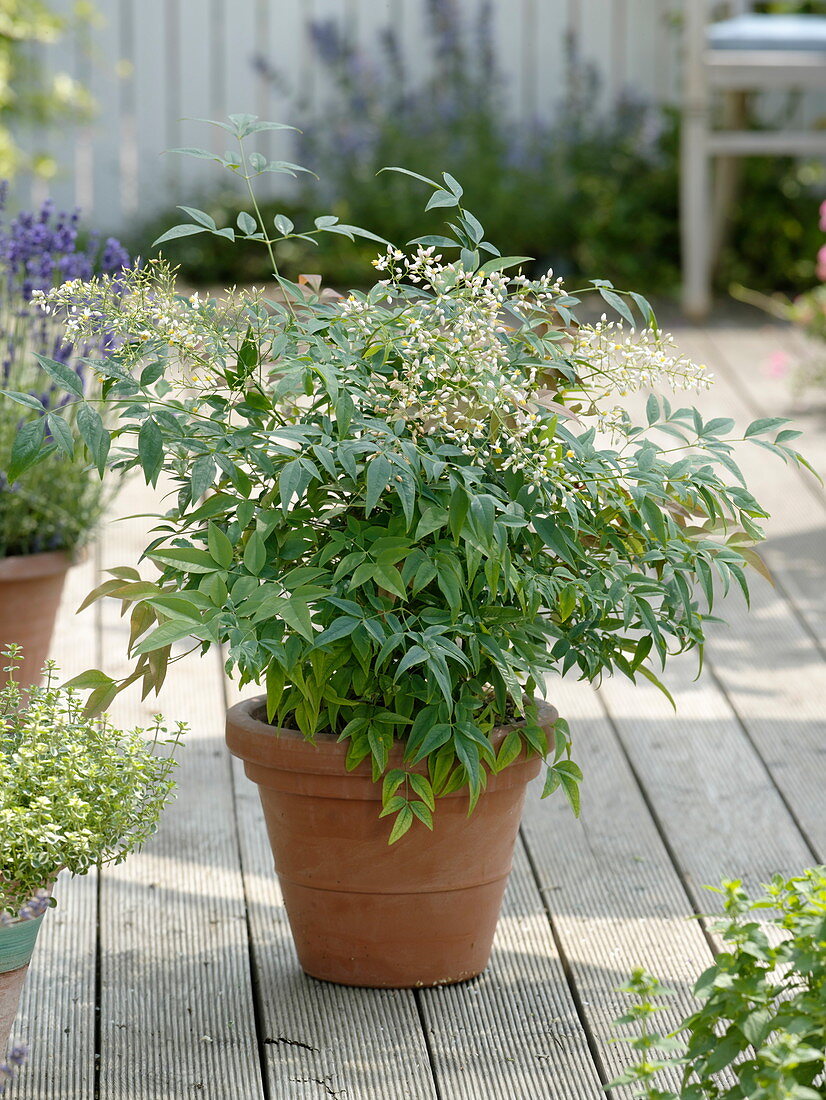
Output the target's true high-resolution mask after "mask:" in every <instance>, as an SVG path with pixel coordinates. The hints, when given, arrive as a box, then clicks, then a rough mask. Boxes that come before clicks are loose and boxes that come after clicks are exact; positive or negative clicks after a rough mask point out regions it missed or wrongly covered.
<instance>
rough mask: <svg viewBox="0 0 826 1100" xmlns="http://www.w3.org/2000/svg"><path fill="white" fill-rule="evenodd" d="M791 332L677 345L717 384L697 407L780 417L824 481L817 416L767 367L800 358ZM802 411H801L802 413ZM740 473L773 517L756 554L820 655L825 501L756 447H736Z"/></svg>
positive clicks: (824, 642) (825, 602)
mask: <svg viewBox="0 0 826 1100" xmlns="http://www.w3.org/2000/svg"><path fill="white" fill-rule="evenodd" d="M793 335H794V334H793V333H791V332H790V331H789V330H788V329H787V328H783V327H780V326H777V325H766V326H763V327H762V328H760V329H756V330H752V329H742V328H737V329H733V328H731V327H723V326H721V327H717V328H713V329H709V330H703V331H702V332H698V331H694V330H690V329H686V330H684V331H681V332H680V333H679V339H680V342H681V344H682V345H683V346H684V347H686V349H687V350H689V351H691V352H692V353H693V354H696V355H698V356H700V357H702V358H704V359H705V360H706V361H707V362H708V363H709V365H710V367H711V368H712V370H713V371H714V373H715V375H716V377H717V383H716V385H715V386H714V387H713V389H712V391H711V392H710V393H709V394H708V395H704V397H703V399H702V400H703V402H704V403H705V404H706V405H707V406H708V407H711V406H712V405H713V404H714V403H715V402H716V403H718V404H719V403H720V401H721V400H722V402H723V403H724V404H725V406H726V408H727V409H728V411H729V412H730V415H732V416H734V417H736V419H737V421H738V423H740V424H742V425H745V424H746V423H748V421H750V420H752V419H756V418H757V417H760V416H786V417H789V418H791V420H792V422H793V424H792V426H793V427H796V428H798V429H799V430H801V431H803V432H804V435H803V436H802V438H801V439H800V440H799V441H798V446H799V448H800V450H801V451H802V452H803V453H804V454H805V456H806V457H807V459H808V460H809V461H810V462H811V463H812V465H813V466H814V468H815V469H816V470H818V471H819V472H820V474H821V476H823V475H824V474H826V432H824V431H823V428H824V421H823V415H822V410H821V411H820V412H818V411H817V406H815V407H814V409H812V410H810V411H809V412H806V411H802V409H801V403H800V402H795V400H794V398H793V395H792V392H791V388H790V382H789V379H788V378H787V377H785V376H784V377H782V378H778V377H773V376H772V375H771V374H770V373H769V371H768V366H767V364H768V360H769V358H770V355H771V354H772V352H773V351H777V352H780V353H781V354H783V355H785V356H786V357H787V361H788V362H789V363H792V362H793V357H794V356H795V355H798V354H800V349H799V347H798V346H797V345H796V344H795V342H794V340H793ZM803 408H805V406H804V407H803ZM742 458H743V469H744V472H745V473H746V480H747V481H748V482H749V484H754V485H755V486H757V487H759V493H758V494H757V495H758V499H760V501H761V502H762V503H765V504H766V505H767V507H768V509H769V511H770V512H771V519H770V520H769V521H768V523H767V525H766V529H767V533H768V535H769V539H768V541H767V543H766V544H765V546H764V547H763V549H762V550H761V553H762V554H763V556H764V557H765V559H766V561H767V563H768V564H769V566H770V568H771V569H772V571H773V573H774V574H775V576H776V579H777V583H778V586H779V589H780V590H781V593H782V594H783V595H785V596H787V597H788V598H789V601H790V603H791V606H792V607H793V609H794V610H795V612H796V613H797V614H798V615H799V617H800V619H801V621H802V622H803V623H804V625H805V627H806V629H807V630H808V631H809V632H810V634H811V635H812V637H813V638H815V639H816V641H817V642H818V643H819V645H820V647H821V652H823V653H826V585H824V584H823V574H824V557H826V494H824V490H823V488H822V486H820V485H819V484H818V482H817V480H816V478H814V477H812V475H811V474H809V473H808V472H806V471H800V470H794V469H792V468H789V467H785V466H783V464H782V463H781V462H780V461H779V460H774V461H772V459H771V456H769V455H767V454H766V453H765V452H762V451H760V450H758V449H757V448H755V447H744V448H742Z"/></svg>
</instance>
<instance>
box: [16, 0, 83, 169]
mask: <svg viewBox="0 0 826 1100" xmlns="http://www.w3.org/2000/svg"><path fill="white" fill-rule="evenodd" d="M94 18H95V9H94V7H93V6H92V5H91V4H90V3H88V2H86V0H78V3H76V4H75V5H74V8H73V12H72V17H71V19H66V18H63V17H61V16H58V15H56V14H55V12H54V11H53V10H52V9H51V8H50V7H49V5H48V4H46V3H43V2H42V0H0V179H12V178H13V177H14V176H15V175H16V173H17V172H18V171H20V169H22V168H28V169H30V170H32V171H34V172H35V173H36V174H37V175H41V176H45V177H47V178H48V177H51V176H53V175H54V174H55V172H56V171H57V165H56V164H55V162H54V160H53V158H52V157H50V156H49V155H48V154H47V153H44V152H40V151H38V150H37V149H32V150H28V151H24V149H23V148H22V147H21V145H20V143H19V132H20V128H21V127H25V128H28V127H31V128H33V127H38V128H48V127H50V126H54V125H56V124H58V123H60V122H66V121H69V120H72V121H78V120H81V119H84V118H88V117H89V115H90V114H91V112H92V99H91V96H90V95H89V93H88V92H87V91H86V89H85V88H83V87H82V85H80V84H79V83H78V82H77V81H76V80H75V79H73V78H72V77H71V76H70V75H69V74H68V73H65V72H57V73H54V74H52V75H50V76H49V77H48V78H47V77H46V76H45V75H44V73H43V69H42V65H41V64H39V59H38V55H37V52H36V50H34V49H33V48H32V47H33V46H35V45H38V44H40V45H54V44H57V43H60V42H61V40H62V39H63V38H64V36H65V35H66V34H67V32H68V31H69V30H70V29H71V30H75V29H77V28H78V27H79V26H81V25H82V24H83V23H85V22H88V21H90V20H92V19H94Z"/></svg>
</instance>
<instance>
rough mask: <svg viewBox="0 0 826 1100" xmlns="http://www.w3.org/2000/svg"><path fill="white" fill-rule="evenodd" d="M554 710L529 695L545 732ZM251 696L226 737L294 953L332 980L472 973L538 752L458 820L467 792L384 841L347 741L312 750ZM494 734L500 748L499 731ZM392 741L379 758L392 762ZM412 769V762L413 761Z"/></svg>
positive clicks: (398, 760) (368, 784)
mask: <svg viewBox="0 0 826 1100" xmlns="http://www.w3.org/2000/svg"><path fill="white" fill-rule="evenodd" d="M556 717H557V712H556V710H555V709H554V708H553V707H551V706H548V705H546V704H540V720H541V723H542V725H543V726H544V727H546V728H550V727H551V726H552V724H553V722H554V721H555V720H556ZM264 718H266V710H265V700H264V698H263V697H259V698H257V699H249V700H246V701H244V702H242V703H239V704H238V705H237V706H234V707H232V709H231V710H230V711H229V713H228V715H227V744H228V745H229V749H230V752H232V753H233V754H234V755H235V756H239V757H241V759H242V760H243V761H244V766H245V770H246V773H247V775H248V776H249V778H250V779H252V780H253V781H254V782H255V783H257V784H258V790H259V794H260V796H261V804H262V806H263V810H264V818H265V820H266V823H267V831H268V833H269V838H270V844H271V846H272V850H273V856H274V858H275V869H276V872H277V874H278V878H279V881H280V884H281V890H282V893H283V896H284V904H285V907H286V910H287V916H288V918H289V921H290V927H291V929H292V933H293V938H294V940H295V945H296V950H297V951H298V957H299V961H300V962H301V965H302V967H303V968H304V970H305V971H306V972H307V973H308V974H310V975H312V976H313V977H314V978H321V979H323V980H325V981H331V982H338V983H340V984H342V985H357V986H372V987H389V988H396V989H401V988H410V987H417V986H431V985H443V984H450V983H453V982H461V981H465V980H466V979H468V978H472V977H475V976H476V975H477V974H479V973H481V971H482V970H484V969H485V967H486V966H487V963H488V959H489V957H490V950H491V945H492V943H493V934H494V931H495V929H496V922H497V919H498V917H499V910H500V908H501V905H502V898H503V896H504V893H505V886H506V885H507V881H508V875H509V873H510V869H511V862H512V859H513V849H514V844H515V842H516V834H517V831H518V829H519V822H520V819H521V816H522V806H523V803H524V800H525V787H526V785H527V783H528V782H529V781H530V780H531V779H533V778H534V777H535V776H536V775H537V774H538V772H539V769H540V766H541V760H540V758H539V757H536V756H531V757H528V758H525V757H520V758H519V759H517V760H516V761H515V762H514V763H513V764H511V765H510V766H509V767H507V768H506V769H505V770H504V771H503V772H500V774H499V775H489V776H488V782H487V787H486V789H485V791H484V792H483V793H482V795H481V797H480V799H479V802H478V804H477V806H476V808H475V809H474V811H473V813H472V814H471V815H470V816H468V812H467V811H468V795H467V789H464V790H462V791H457V792H454V793H453V794H451V795H446V796H444V797H442V798H440V799H438V801H437V803H436V812H435V814H434V821H433V831H432V832H430V831H429V830H428V829H427V828H426V827H425V826H424V825H421V824H420V823H418V822H414V824H413V827H412V828H411V829H410V830H409V832H408V833H406V834H405V836H403V837H402V838H401V840H399V841H398V842H397V843H396V844H394V845H393V846H392V847H390V846H389V845H388V843H387V841H388V837H389V834H390V829H391V827H392V820H391V819H388V818H380V817H379V812H380V810H381V785H380V784H375V783H373V781H372V778H371V774H370V765H369V762H365V763H363V764H361V765H359V767H357V768H356V769H354V770H353V771H350V772H348V771H347V770H346V768H345V757H346V755H347V745H346V743H343V742H339V741H338V740H337V739H336V738H335V737H334V736H332V735H324V734H321V735H319V736H318V737H317V738H316V743H315V745H311V744H310V743H309V742H307V741H305V740H304V738H303V737H302V736H301V734H299V733H298V732H296V731H295V730H285V729H276V728H275V727H273V726H270V725H268V724H267V723H266V721H263V720H262V719H264ZM512 728H513V726H509V727H501V728H498V729H497V730H495V731H494V738H493V740H494V743H495V744H496V743H500V742H501V740H502V738H504V736H505V734H506V733H507V731H508V729H512ZM402 755H403V746H402V745H400V744H397V745H396V746H394V748H393V750H392V753H391V758H390V767H391V768H393V767H401V766H402ZM416 770H417V771H419V770H422V771H424V770H425V769H424V765H423V764H422V765H421V766H420V767H417V768H416Z"/></svg>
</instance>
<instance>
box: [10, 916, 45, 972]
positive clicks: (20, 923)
mask: <svg viewBox="0 0 826 1100" xmlns="http://www.w3.org/2000/svg"><path fill="white" fill-rule="evenodd" d="M43 916H44V914H41V915H40V916H39V917H34V919H33V920H15V921H12V922H11V924H0V974H7V973H8V972H9V971H10V970H19V969H20V967H21V966H26V964H27V963H28V962H29V960H30V959H31V957H32V952H33V951H34V945H35V943H36V941H37V933H38V932H39V931H40V924H41V922H42V920H43Z"/></svg>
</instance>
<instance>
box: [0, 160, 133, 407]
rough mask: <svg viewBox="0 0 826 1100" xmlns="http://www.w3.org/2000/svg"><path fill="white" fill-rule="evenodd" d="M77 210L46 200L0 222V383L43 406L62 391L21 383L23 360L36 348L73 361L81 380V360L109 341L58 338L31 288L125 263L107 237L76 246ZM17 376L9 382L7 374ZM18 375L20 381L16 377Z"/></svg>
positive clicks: (61, 401)
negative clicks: (0, 319) (34, 388)
mask: <svg viewBox="0 0 826 1100" xmlns="http://www.w3.org/2000/svg"><path fill="white" fill-rule="evenodd" d="M7 194H8V183H7V181H2V183H0V212H2V210H3V209H4V208H5V201H6V197H7ZM79 224H80V214H79V212H78V211H76V210H75V211H72V212H71V213H67V212H58V211H56V210H55V207H54V203H53V202H52V201H51V199H47V200H46V201H45V202H44V203H43V204H42V205H41V207H40V209H39V210H37V211H34V212H32V211H23V212H21V213H20V214H18V215H17V216H16V217H14V218H12V219H11V221H10V222H9V223H8V224H7V225H5V226H4V225H2V223H0V313H2V316H3V319H4V324H3V325H2V335H0V356H2V359H0V385H3V386H6V385H11V388H15V389H24V390H27V391H29V392H32V393H33V396H36V397H38V398H39V399H40V400H41V401H42V403H43V406H44V410H48V409H51V408H59V407H61V406H62V405H65V403H66V395H65V394H64V393H62V392H61V393H60V394H59V395H58V392H57V390H56V388H54V387H50V388H49V389H48V390H47V391H45V392H44V393H43V394H40V393H35V392H33V391H32V387H31V380H30V382H29V384H25V379H26V370H25V368H24V363H32V362H33V356H32V353H33V352H37V353H39V354H41V355H44V356H46V357H47V358H49V359H54V360H56V361H57V362H59V363H66V364H68V363H73V364H74V368H75V371H76V373H77V375H78V377H79V378H80V380H81V382H83V381H84V367H83V363H82V360H83V359H84V358H86V357H89V356H94V355H96V354H100V353H102V352H105V351H106V350H107V349H108V347H109V344H110V341H109V340H107V339H106V338H105V337H104V338H103V339H102V340H100V341H97V342H95V343H92V342H87V343H85V344H84V345H83V346H82V347H75V346H73V345H71V344H69V343H67V342H66V341H65V340H64V339H63V335H62V331H61V330H60V329H59V328H56V327H55V324H54V321H53V320H52V319H50V318H48V317H47V316H46V315H45V314H44V313H42V311H41V310H40V309H39V308H37V307H35V306H33V305H32V304H31V300H32V296H33V294H34V291H35V290H42V291H48V290H50V289H51V288H52V287H53V286H56V285H59V284H60V283H63V282H66V281H68V280H70V279H88V278H89V277H90V276H91V275H92V274H93V273H94V272H95V271H103V272H106V273H111V274H114V273H116V272H118V271H121V270H123V269H124V268H125V267H128V266H129V263H130V259H129V255H128V253H127V252H126V250H125V249H124V247H123V245H122V244H121V243H120V241H118V240H116V239H115V238H114V237H108V238H107V239H106V241H105V242H104V244H103V246H102V248H101V246H100V244H99V242H98V240H97V238H95V237H90V238H89V240H88V241H87V242H86V243H85V244H83V245H81V244H80V242H79V240H78V230H79ZM13 374H14V375H15V376H16V378H17V379H18V384H15V382H14V380H13V379H12V375H13ZM21 375H22V379H23V381H22V382H21V381H20V376H21Z"/></svg>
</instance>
